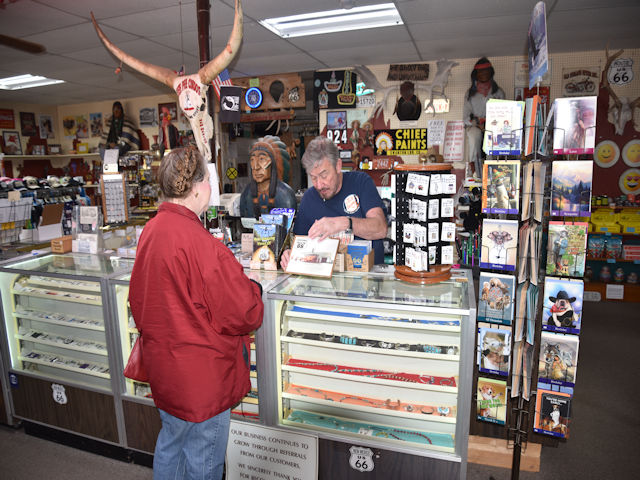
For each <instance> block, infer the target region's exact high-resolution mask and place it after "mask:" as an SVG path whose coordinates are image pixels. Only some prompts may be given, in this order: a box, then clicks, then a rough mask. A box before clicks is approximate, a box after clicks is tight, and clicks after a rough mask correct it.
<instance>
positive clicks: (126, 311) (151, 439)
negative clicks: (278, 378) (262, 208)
mask: <svg viewBox="0 0 640 480" xmlns="http://www.w3.org/2000/svg"><path fill="white" fill-rule="evenodd" d="M129 262H130V268H129V271H128V272H127V273H125V274H121V275H114V276H113V277H112V278H111V279H110V280H109V282H110V283H111V289H112V292H113V299H114V300H113V301H114V305H113V310H114V311H115V312H116V315H115V318H114V323H115V325H116V329H117V335H116V338H117V340H116V342H117V344H118V351H119V353H120V354H121V357H120V358H121V363H122V368H124V365H126V364H127V362H128V360H129V355H130V354H131V349H132V348H133V345H134V343H135V341H136V339H137V338H138V330H137V329H136V325H135V322H134V320H133V316H132V315H131V310H130V308H129V280H130V278H131V273H130V269H131V268H133V262H132V261H129ZM123 267H124V265H123ZM245 274H246V275H247V276H248V277H249V278H251V279H253V280H255V281H257V282H259V283H260V284H261V285H262V288H263V291H264V292H267V291H268V290H269V288H271V287H272V286H274V285H276V284H277V283H278V282H280V281H282V280H283V279H284V278H286V277H287V275H286V274H284V273H282V272H266V271H252V270H245ZM265 295H266V293H265ZM259 331H263V329H260V330H259ZM265 344H267V342H266V341H265V339H264V338H263V337H262V335H261V334H259V333H258V332H254V333H253V334H252V335H251V371H250V379H251V391H250V392H249V393H248V394H247V396H246V397H244V398H243V399H242V401H241V402H240V403H239V404H238V405H236V406H235V407H233V409H232V411H231V413H232V417H233V418H235V419H241V420H249V421H256V422H258V421H259V422H263V419H262V418H261V412H260V407H259V400H260V398H261V397H262V394H260V395H258V392H259V391H260V392H262V391H264V392H270V393H271V394H274V393H273V392H272V391H271V390H272V387H270V386H269V385H261V382H262V379H261V378H260V375H259V373H260V370H261V367H260V366H261V365H268V364H269V361H268V359H265V356H266V355H267V353H266V349H265V347H264V345H265ZM122 368H120V371H121V370H122ZM116 381H117V383H118V384H119V386H120V388H119V390H120V391H121V392H123V393H122V406H123V414H124V424H125V432H126V433H125V435H126V442H127V446H128V447H129V448H133V449H137V450H141V451H144V452H153V450H154V447H155V439H156V437H157V434H158V432H159V431H160V427H161V423H160V417H159V416H158V413H157V411H156V409H155V406H154V403H153V396H152V394H151V388H150V387H149V384H147V383H142V382H137V381H134V380H131V379H129V378H126V377H124V376H123V375H119V376H118V378H117V379H116ZM140 425H145V426H146V428H145V429H141V428H140Z"/></svg>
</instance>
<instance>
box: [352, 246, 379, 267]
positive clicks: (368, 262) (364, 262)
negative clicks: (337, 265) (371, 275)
mask: <svg viewBox="0 0 640 480" xmlns="http://www.w3.org/2000/svg"><path fill="white" fill-rule="evenodd" d="M346 258H347V265H346V267H347V272H370V271H371V269H372V268H373V265H374V262H375V255H374V252H373V249H372V250H371V251H370V252H369V253H368V254H366V255H358V254H354V255H349V254H348V253H347V255H346Z"/></svg>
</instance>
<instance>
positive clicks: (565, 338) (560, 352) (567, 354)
mask: <svg viewBox="0 0 640 480" xmlns="http://www.w3.org/2000/svg"><path fill="white" fill-rule="evenodd" d="M578 345H579V338H578V337H577V336H576V335H564V334H562V333H553V332H544V331H543V332H542V334H541V337H540V357H539V359H538V381H539V383H542V384H543V385H544V384H548V385H558V386H562V387H573V386H574V385H575V382H576V371H577V367H578Z"/></svg>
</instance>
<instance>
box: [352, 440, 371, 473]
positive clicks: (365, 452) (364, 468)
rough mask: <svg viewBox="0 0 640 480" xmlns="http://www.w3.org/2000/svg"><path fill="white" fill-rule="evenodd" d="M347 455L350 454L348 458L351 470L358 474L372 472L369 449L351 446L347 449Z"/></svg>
mask: <svg viewBox="0 0 640 480" xmlns="http://www.w3.org/2000/svg"><path fill="white" fill-rule="evenodd" d="M349 453H351V457H350V458H349V465H351V468H353V469H354V470H358V471H360V472H372V471H373V452H372V451H371V449H370V448H362V447H355V446H352V447H350V448H349Z"/></svg>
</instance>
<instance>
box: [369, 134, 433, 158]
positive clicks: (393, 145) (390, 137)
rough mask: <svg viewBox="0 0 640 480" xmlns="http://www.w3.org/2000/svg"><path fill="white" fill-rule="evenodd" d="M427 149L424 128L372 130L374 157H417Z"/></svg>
mask: <svg viewBox="0 0 640 480" xmlns="http://www.w3.org/2000/svg"><path fill="white" fill-rule="evenodd" d="M427 148H428V146H427V129H426V128H399V129H396V130H374V149H375V152H374V153H375V155H419V154H420V153H422V152H426V151H427Z"/></svg>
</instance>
